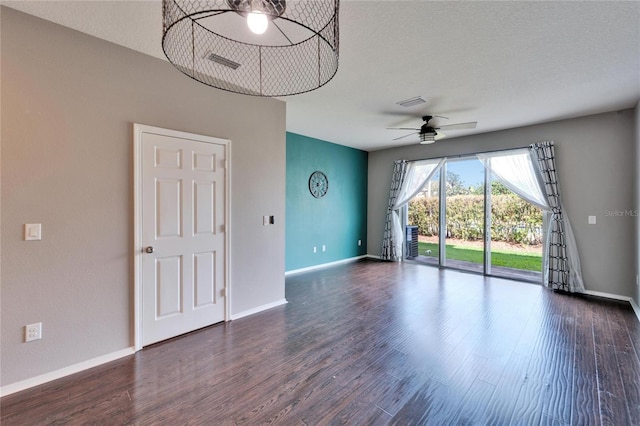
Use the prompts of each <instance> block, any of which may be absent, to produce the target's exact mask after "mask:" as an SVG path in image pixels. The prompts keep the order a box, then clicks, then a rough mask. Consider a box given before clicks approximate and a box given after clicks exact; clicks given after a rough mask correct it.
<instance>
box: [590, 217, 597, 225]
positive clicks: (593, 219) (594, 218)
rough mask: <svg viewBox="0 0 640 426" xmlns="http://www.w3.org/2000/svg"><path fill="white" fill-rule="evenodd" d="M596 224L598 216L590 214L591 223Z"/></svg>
mask: <svg viewBox="0 0 640 426" xmlns="http://www.w3.org/2000/svg"><path fill="white" fill-rule="evenodd" d="M595 224H596V217H595V216H589V225H595Z"/></svg>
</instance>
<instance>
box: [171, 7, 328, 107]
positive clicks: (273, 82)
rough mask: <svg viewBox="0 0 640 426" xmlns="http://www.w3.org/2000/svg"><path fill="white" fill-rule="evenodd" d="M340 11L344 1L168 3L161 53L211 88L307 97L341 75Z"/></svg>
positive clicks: (248, 93) (257, 93)
mask: <svg viewBox="0 0 640 426" xmlns="http://www.w3.org/2000/svg"><path fill="white" fill-rule="evenodd" d="M339 7H340V0H323V1H317V0H294V1H291V0H289V1H287V0H206V1H204V0H203V1H197V0H163V1H162V16H163V20H162V50H163V51H164V54H165V55H166V57H167V59H169V62H171V63H172V64H173V65H174V66H175V67H176V68H177V69H178V70H180V71H181V72H182V73H184V74H186V75H187V76H189V77H191V78H193V79H195V80H197V81H199V82H201V83H204V84H206V85H208V86H212V87H216V88H218V89H222V90H227V91H230V92H235V93H242V94H245V95H254V96H269V97H275V96H289V95H296V94H300V93H305V92H309V91H312V90H315V89H318V88H319V87H322V86H324V85H325V84H327V83H328V82H329V81H330V80H331V79H332V78H333V77H334V75H335V74H336V72H337V71H338V56H339V30H338V11H339ZM243 21H244V23H243Z"/></svg>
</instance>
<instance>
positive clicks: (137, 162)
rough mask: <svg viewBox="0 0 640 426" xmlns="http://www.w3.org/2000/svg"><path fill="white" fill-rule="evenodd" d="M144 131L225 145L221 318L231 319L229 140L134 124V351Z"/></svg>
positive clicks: (138, 321) (138, 333) (138, 335)
mask: <svg viewBox="0 0 640 426" xmlns="http://www.w3.org/2000/svg"><path fill="white" fill-rule="evenodd" d="M143 133H154V134H158V135H163V136H169V137H175V138H184V139H190V140H195V141H199V142H205V143H215V144H218V145H224V146H225V149H226V162H225V168H224V174H225V188H224V190H225V191H224V194H225V195H224V206H225V207H224V214H225V216H226V220H225V229H224V231H225V238H224V251H225V256H224V280H225V288H224V295H225V306H224V320H225V321H229V320H230V319H231V315H230V312H231V311H230V306H231V302H230V301H231V289H230V279H229V278H230V271H229V266H230V265H231V261H230V258H231V252H230V250H229V241H230V231H231V217H230V214H229V207H230V206H229V202H230V188H231V171H230V170H231V141H230V140H228V139H220V138H214V137H211V136H203V135H197V134H194V133H187V132H181V131H178V130H169V129H163V128H161V127H154V126H147V125H144V124H137V123H134V124H133V194H134V202H133V270H134V274H133V277H134V278H133V300H134V313H133V318H134V348H135V350H136V351H139V350H140V349H142V303H143V302H142V255H143V247H142V135H143Z"/></svg>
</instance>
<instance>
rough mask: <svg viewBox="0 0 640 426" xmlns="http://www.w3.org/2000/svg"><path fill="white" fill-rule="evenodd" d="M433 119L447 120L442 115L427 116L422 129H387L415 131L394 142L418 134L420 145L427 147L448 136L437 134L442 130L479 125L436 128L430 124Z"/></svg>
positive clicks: (472, 122)
mask: <svg viewBox="0 0 640 426" xmlns="http://www.w3.org/2000/svg"><path fill="white" fill-rule="evenodd" d="M433 117H439V118H445V119H446V118H447V117H443V116H441V115H425V116H423V117H422V121H424V124H423V125H422V126H420V128H412V127H387V129H388V130H414V132H413V133H409V134H408V135H404V136H400V137H398V138H395V139H394V141H396V140H398V139H403V138H406V137H408V136H412V135H415V134H417V135H418V137H419V139H420V144H422V145H427V144H432V143H434V142H435V141H437V140H439V139H442V138H444V137H446V136H447V135H445V134H444V133H442V132H441V133H438V132H437V131H438V130H441V129H447V130H465V129H475V128H476V126H477V124H478V122H477V121H469V122H467V123H457V124H447V125H444V126H439V127H435V126H433V125H431V124H429V121H431V119H432V118H433Z"/></svg>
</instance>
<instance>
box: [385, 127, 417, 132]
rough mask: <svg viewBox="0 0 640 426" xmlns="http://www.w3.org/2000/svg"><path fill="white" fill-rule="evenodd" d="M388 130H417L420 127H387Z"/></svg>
mask: <svg viewBox="0 0 640 426" xmlns="http://www.w3.org/2000/svg"><path fill="white" fill-rule="evenodd" d="M387 130H415V131H416V132H417V131H418V130H420V129H416V128H414V127H387Z"/></svg>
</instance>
